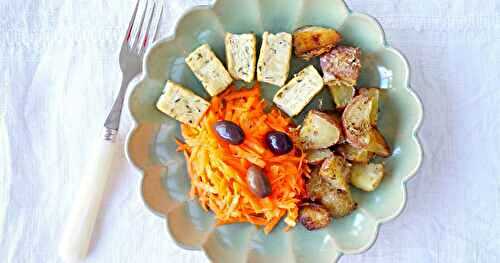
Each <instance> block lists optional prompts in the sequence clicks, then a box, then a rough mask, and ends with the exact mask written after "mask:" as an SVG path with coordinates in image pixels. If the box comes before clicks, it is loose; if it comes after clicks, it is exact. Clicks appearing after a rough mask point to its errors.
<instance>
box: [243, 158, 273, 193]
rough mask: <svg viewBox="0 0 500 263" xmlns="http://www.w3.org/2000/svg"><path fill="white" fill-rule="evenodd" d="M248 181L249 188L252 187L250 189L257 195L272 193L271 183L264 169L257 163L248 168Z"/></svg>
mask: <svg viewBox="0 0 500 263" xmlns="http://www.w3.org/2000/svg"><path fill="white" fill-rule="evenodd" d="M247 182H248V188H250V191H252V192H253V193H254V194H255V195H256V196H258V197H260V198H264V197H266V196H268V195H270V194H271V184H270V183H269V179H268V178H267V176H266V175H265V173H264V169H262V168H260V167H258V166H255V165H250V167H248V170H247Z"/></svg>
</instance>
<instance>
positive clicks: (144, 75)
mask: <svg viewBox="0 0 500 263" xmlns="http://www.w3.org/2000/svg"><path fill="white" fill-rule="evenodd" d="M219 1H224V0H215V1H213V2H212V3H211V4H202V5H195V6H192V7H190V8H187V9H185V10H184V11H183V13H182V14H181V15H180V16H179V17H178V18H177V20H176V22H175V25H174V26H173V31H172V33H171V34H170V35H168V36H166V37H164V38H162V39H159V40H158V41H156V42H155V43H154V44H153V45H152V46H151V47H150V48H149V49H148V50H147V51H146V54H145V56H144V59H143V62H142V63H143V68H144V71H143V72H142V74H141V75H140V78H139V80H138V81H137V82H136V83H135V85H134V86H133V87H132V88H131V92H129V94H128V95H129V96H127V99H126V103H127V105H128V113H129V114H130V115H131V117H132V123H133V125H132V127H131V128H130V130H129V131H128V133H127V136H126V138H125V144H124V150H125V155H126V158H127V160H128V162H129V163H130V164H131V166H132V167H133V168H134V170H136V171H137V172H139V174H140V175H141V183H140V188H141V189H140V193H141V198H142V201H143V203H144V204H145V207H146V208H147V209H148V210H150V211H151V212H152V213H153V214H154V215H156V216H158V217H161V218H163V219H164V220H165V226H166V228H167V233H168V234H169V235H170V236H172V235H171V233H170V231H169V230H168V227H167V224H168V223H167V216H166V215H165V214H163V213H160V212H158V211H155V210H154V209H153V208H151V207H150V206H149V205H148V204H147V202H146V201H145V200H144V195H143V188H142V185H143V181H144V180H143V179H144V176H145V170H143V169H142V168H141V167H140V166H139V165H137V164H136V163H135V162H134V161H133V159H132V157H131V152H130V151H129V146H130V142H131V138H132V135H133V134H134V131H135V130H136V129H137V128H138V127H139V126H140V124H139V122H138V121H137V119H136V118H135V117H134V115H133V114H132V112H131V110H130V108H131V107H130V95H131V94H132V92H133V91H134V90H135V89H136V88H137V87H138V86H139V85H141V84H142V82H144V81H145V80H146V79H147V76H148V73H149V71H148V67H147V63H146V62H147V61H148V57H149V56H150V54H151V51H152V50H153V49H155V48H156V47H158V46H159V45H161V44H163V43H166V42H170V41H173V40H174V39H175V38H176V35H177V30H178V26H179V21H181V20H182V19H183V18H184V17H185V16H186V15H187V14H189V13H191V12H194V11H198V10H207V9H212V8H213V7H214V6H215V5H216V3H217V2H219ZM340 1H341V2H342V3H343V4H344V7H345V8H346V10H347V16H346V17H348V16H351V15H360V16H365V17H367V18H369V19H370V20H372V21H373V22H374V23H375V25H377V28H378V29H379V30H380V32H381V37H382V46H383V47H384V48H387V49H389V50H392V51H394V53H395V54H397V55H398V56H399V57H400V58H401V60H402V61H403V62H404V65H405V68H406V69H407V71H406V75H405V76H404V78H405V83H406V89H407V91H408V93H409V94H410V95H411V96H412V97H413V99H414V101H415V102H416V103H417V107H416V108H417V109H418V112H416V114H418V118H417V120H416V121H415V124H414V126H413V128H412V134H411V137H410V139H411V140H414V141H415V142H416V145H417V150H418V153H417V157H416V164H415V167H414V168H413V169H412V171H411V172H409V173H408V174H407V175H406V176H405V177H404V178H403V179H402V180H401V185H402V186H403V199H402V202H401V206H400V208H399V209H398V210H397V211H396V212H395V213H394V214H393V215H391V216H388V217H386V218H383V219H376V218H374V220H375V222H376V226H375V231H374V234H373V237H372V238H371V239H370V241H369V242H368V243H367V244H366V245H365V246H363V247H360V248H359V249H354V250H352V251H348V252H343V251H340V250H338V256H337V258H336V259H335V260H337V261H338V260H339V259H340V258H341V257H342V256H343V255H352V254H360V253H363V252H365V251H367V250H368V249H370V248H371V247H372V246H373V245H374V244H375V241H376V240H377V239H378V235H379V232H380V226H381V225H382V224H384V223H387V222H390V221H392V220H394V219H395V218H397V217H398V216H400V215H401V213H402V212H403V211H404V210H405V208H406V206H407V203H408V202H407V201H408V200H407V191H408V189H407V183H408V182H409V181H410V180H411V179H413V178H415V176H416V174H417V171H418V170H419V168H420V166H421V165H422V160H423V156H424V152H423V148H422V145H421V142H420V139H419V135H418V132H419V130H420V128H421V126H422V122H423V118H424V109H423V104H422V100H421V99H420V97H419V95H418V94H417V93H416V92H415V91H414V90H413V89H412V88H411V85H410V76H411V67H410V65H409V63H408V60H407V59H406V57H405V55H404V54H403V53H401V52H400V51H399V50H398V49H397V48H395V47H393V46H390V45H389V44H388V42H387V40H386V33H385V31H384V29H383V27H382V25H381V24H380V22H379V21H378V20H377V19H376V18H375V17H373V16H371V15H369V14H365V13H361V12H354V11H352V10H351V9H350V8H349V6H348V5H347V4H346V2H345V0H340ZM172 240H173V241H174V243H175V244H176V245H177V246H178V247H181V248H183V249H186V250H194V251H196V250H201V251H203V253H204V255H205V256H206V257H207V258H209V259H210V260H214V258H212V257H210V256H209V254H208V253H206V251H205V250H204V249H203V246H202V245H201V246H199V247H188V246H185V245H183V244H182V243H180V242H178V241H177V240H175V239H174V238H172ZM337 249H338V248H337Z"/></svg>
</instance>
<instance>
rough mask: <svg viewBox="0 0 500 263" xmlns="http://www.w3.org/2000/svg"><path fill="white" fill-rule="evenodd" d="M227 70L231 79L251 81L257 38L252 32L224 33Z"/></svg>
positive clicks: (255, 59)
mask: <svg viewBox="0 0 500 263" xmlns="http://www.w3.org/2000/svg"><path fill="white" fill-rule="evenodd" d="M224 43H225V46H226V60H227V70H228V71H229V74H231V76H232V77H233V79H240V80H243V81H245V82H252V81H253V79H254V76H255V64H256V61H257V39H256V38H255V35H254V34H232V33H226V37H225V39H224Z"/></svg>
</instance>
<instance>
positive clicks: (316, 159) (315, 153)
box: [306, 149, 333, 164]
mask: <svg viewBox="0 0 500 263" xmlns="http://www.w3.org/2000/svg"><path fill="white" fill-rule="evenodd" d="M332 155H333V152H332V151H331V150H330V149H316V150H308V151H306V162H307V163H308V164H320V163H321V162H322V161H323V160H325V159H326V158H329V157H331V156H332Z"/></svg>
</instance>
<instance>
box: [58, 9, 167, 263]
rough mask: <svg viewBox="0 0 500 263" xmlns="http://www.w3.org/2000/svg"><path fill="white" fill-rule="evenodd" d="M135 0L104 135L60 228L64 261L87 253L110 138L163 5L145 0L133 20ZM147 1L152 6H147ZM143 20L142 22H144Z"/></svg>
mask: <svg viewBox="0 0 500 263" xmlns="http://www.w3.org/2000/svg"><path fill="white" fill-rule="evenodd" d="M139 2H140V1H139V0H138V1H137V4H136V6H135V9H134V12H133V15H132V18H131V20H130V23H129V26H128V29H127V33H126V35H125V38H124V40H123V43H122V47H121V50H120V68H121V71H122V74H123V77H122V83H121V88H120V91H119V93H118V96H117V97H116V100H115V102H114V104H113V107H112V108H111V111H110V113H109V115H108V117H107V118H106V121H105V122H104V138H102V140H101V141H100V142H99V143H98V144H97V145H96V148H95V151H93V152H91V154H92V155H93V158H92V159H91V162H90V163H88V165H87V166H86V167H87V168H88V170H87V171H86V172H85V173H84V174H82V182H81V184H80V189H79V192H78V194H77V196H76V199H75V203H74V205H73V207H72V210H71V212H70V214H69V217H68V222H67V225H66V226H65V228H64V229H63V231H64V232H63V234H62V238H61V241H60V244H59V256H60V257H61V258H62V259H63V260H65V261H66V262H75V261H80V260H82V259H84V258H85V257H86V256H87V253H88V249H89V245H90V240H91V237H92V232H93V229H94V224H95V221H96V219H97V215H98V212H99V208H100V206H101V201H102V198H103V194H104V191H105V190H106V185H107V182H108V181H109V180H108V179H109V178H110V176H111V175H112V174H113V172H112V171H110V168H111V163H112V160H113V155H114V154H115V153H117V152H119V151H120V150H121V147H119V146H118V145H117V144H115V143H114V140H115V136H116V134H117V133H118V128H119V126H120V116H121V112H122V107H123V101H124V98H125V93H126V91H127V86H128V84H129V82H130V81H131V80H132V79H133V78H134V77H135V76H136V75H137V74H139V73H141V72H142V58H143V57H144V53H145V50H146V49H147V47H148V46H149V45H150V44H151V43H152V42H153V41H154V39H155V38H156V34H157V30H158V26H159V23H160V18H161V15H162V13H163V6H162V5H161V4H156V3H155V2H153V1H151V0H145V3H144V4H143V6H144V8H143V10H144V11H142V14H141V17H140V19H138V20H136V15H137V11H138V9H139ZM151 2H152V3H151ZM148 4H150V5H152V7H150V8H148ZM153 20H154V21H153ZM145 21H146V23H147V24H146V25H144V22H145ZM143 27H145V28H143ZM133 29H135V30H133Z"/></svg>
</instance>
